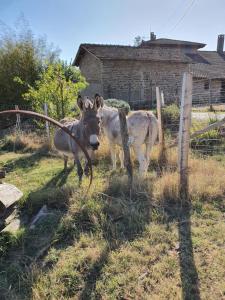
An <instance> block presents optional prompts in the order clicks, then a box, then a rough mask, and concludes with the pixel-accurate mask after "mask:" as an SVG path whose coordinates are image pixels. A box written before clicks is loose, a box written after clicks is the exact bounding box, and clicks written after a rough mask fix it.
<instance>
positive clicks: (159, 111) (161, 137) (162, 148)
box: [156, 86, 166, 164]
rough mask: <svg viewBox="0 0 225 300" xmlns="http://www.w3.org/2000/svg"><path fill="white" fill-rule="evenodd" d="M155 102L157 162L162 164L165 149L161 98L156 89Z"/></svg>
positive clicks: (164, 159) (164, 157) (164, 158)
mask: <svg viewBox="0 0 225 300" xmlns="http://www.w3.org/2000/svg"><path fill="white" fill-rule="evenodd" d="M156 102H157V118H158V124H159V148H160V152H159V161H160V162H161V163H162V164H165V162H166V147H165V139H164V131H163V129H164V128H163V121H162V98H161V93H160V89H159V87H158V86H157V87H156Z"/></svg>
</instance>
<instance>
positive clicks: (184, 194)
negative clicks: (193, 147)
mask: <svg viewBox="0 0 225 300" xmlns="http://www.w3.org/2000/svg"><path fill="white" fill-rule="evenodd" d="M191 108H192V75H191V74H190V73H187V72H186V73H184V75H183V83H182V95H181V113H180V128H179V142H178V170H179V193H180V199H181V204H182V205H183V204H185V203H187V202H188V201H189V194H188V153H189V141H190V127H191Z"/></svg>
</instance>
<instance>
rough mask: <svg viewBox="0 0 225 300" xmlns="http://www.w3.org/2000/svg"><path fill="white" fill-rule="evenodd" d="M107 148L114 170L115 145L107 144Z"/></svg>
mask: <svg viewBox="0 0 225 300" xmlns="http://www.w3.org/2000/svg"><path fill="white" fill-rule="evenodd" d="M109 148H110V154H111V159H112V164H113V170H116V147H115V145H114V144H109Z"/></svg>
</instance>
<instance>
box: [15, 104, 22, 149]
mask: <svg viewBox="0 0 225 300" xmlns="http://www.w3.org/2000/svg"><path fill="white" fill-rule="evenodd" d="M15 109H16V110H19V106H18V105H15ZM20 134H21V119H20V114H16V138H15V141H14V144H13V152H16V145H17V144H18V142H19V140H20Z"/></svg>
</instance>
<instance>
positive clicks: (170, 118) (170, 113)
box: [162, 104, 180, 132]
mask: <svg viewBox="0 0 225 300" xmlns="http://www.w3.org/2000/svg"><path fill="white" fill-rule="evenodd" d="M179 120H180V109H179V107H178V106H177V105H176V104H170V105H167V106H165V107H163V108H162V121H163V124H164V126H165V128H166V129H169V130H170V131H171V132H178V129H179Z"/></svg>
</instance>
